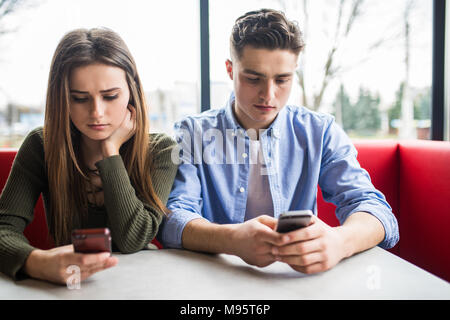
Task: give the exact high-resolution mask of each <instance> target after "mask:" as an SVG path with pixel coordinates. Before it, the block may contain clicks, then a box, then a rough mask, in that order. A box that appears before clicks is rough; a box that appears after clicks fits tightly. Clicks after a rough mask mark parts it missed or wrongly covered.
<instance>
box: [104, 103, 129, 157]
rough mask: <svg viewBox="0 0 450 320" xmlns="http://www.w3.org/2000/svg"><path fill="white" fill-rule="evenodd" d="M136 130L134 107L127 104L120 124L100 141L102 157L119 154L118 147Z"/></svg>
mask: <svg viewBox="0 0 450 320" xmlns="http://www.w3.org/2000/svg"><path fill="white" fill-rule="evenodd" d="M135 131H136V108H135V107H133V106H132V105H128V109H127V112H126V114H125V118H124V119H123V121H122V124H121V125H120V127H119V128H117V129H116V130H115V131H114V132H113V133H112V134H111V135H110V136H109V137H108V138H106V139H105V140H103V141H102V145H101V146H102V154H103V157H104V158H107V157H111V156H114V155H118V154H119V150H120V147H121V146H122V144H124V143H125V142H126V141H128V140H129V139H130V138H131V137H132V136H133V135H134V133H135Z"/></svg>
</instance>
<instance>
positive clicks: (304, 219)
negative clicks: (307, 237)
mask: <svg viewBox="0 0 450 320" xmlns="http://www.w3.org/2000/svg"><path fill="white" fill-rule="evenodd" d="M312 216H313V213H312V211H311V210H298V211H288V212H284V213H282V214H280V216H279V218H278V223H277V228H276V231H277V232H279V233H287V232H291V231H294V230H297V229H300V228H304V227H306V226H308V225H309V224H310V223H311V219H312Z"/></svg>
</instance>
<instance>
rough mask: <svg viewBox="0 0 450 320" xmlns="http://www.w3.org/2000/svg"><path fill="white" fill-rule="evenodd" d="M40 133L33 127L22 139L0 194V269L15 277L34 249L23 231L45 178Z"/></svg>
mask: <svg viewBox="0 0 450 320" xmlns="http://www.w3.org/2000/svg"><path fill="white" fill-rule="evenodd" d="M41 133H42V129H36V130H33V131H32V132H31V133H30V134H29V135H28V136H27V137H26V138H25V140H24V142H23V143H22V145H21V147H20V148H19V151H18V152H17V155H16V157H15V159H14V162H13V165H12V167H11V170H10V174H9V177H8V180H7V182H6V184H5V187H4V188H3V190H2V194H1V196H0V261H1V263H0V271H1V272H3V273H4V274H6V275H8V276H10V277H12V278H14V279H16V280H18V279H19V278H21V277H22V274H21V273H20V272H19V271H20V269H21V268H22V266H23V265H24V263H25V261H26V259H27V258H28V255H29V254H30V253H31V251H33V250H34V249H35V248H34V247H32V246H31V245H30V244H29V242H28V240H27V238H26V237H25V236H24V234H23V231H24V229H25V227H26V226H27V225H28V224H29V223H30V222H31V221H32V220H33V213H34V206H35V205H36V201H37V199H38V198H39V195H40V193H41V191H42V190H43V188H44V187H45V183H46V181H47V180H46V174H45V169H44V168H45V164H44V149H43V144H42V138H41V137H40V134H41Z"/></svg>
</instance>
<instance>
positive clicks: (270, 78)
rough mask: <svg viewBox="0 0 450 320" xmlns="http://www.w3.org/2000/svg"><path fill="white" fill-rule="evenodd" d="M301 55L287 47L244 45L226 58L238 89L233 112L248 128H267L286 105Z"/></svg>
mask: <svg viewBox="0 0 450 320" xmlns="http://www.w3.org/2000/svg"><path fill="white" fill-rule="evenodd" d="M297 58H298V56H297V55H296V54H294V53H292V52H290V51H288V50H280V49H276V50H268V49H255V48H253V47H251V46H247V47H245V48H244V50H243V52H242V56H241V58H240V59H239V58H236V57H235V58H234V59H233V60H234V61H233V62H231V61H230V60H228V61H227V62H226V66H227V72H228V74H229V76H230V78H231V79H232V80H233V84H234V92H235V97H236V101H235V105H234V112H235V115H236V118H237V120H238V121H239V123H240V124H241V125H242V126H243V127H244V128H245V129H250V128H252V129H255V130H259V129H264V128H267V127H269V126H270V124H271V123H272V122H273V121H274V120H275V118H276V117H277V115H278V112H280V110H281V109H282V108H283V107H284V106H285V105H286V102H287V100H288V98H289V94H290V92H291V88H292V81H293V77H294V72H295V69H296V68H297Z"/></svg>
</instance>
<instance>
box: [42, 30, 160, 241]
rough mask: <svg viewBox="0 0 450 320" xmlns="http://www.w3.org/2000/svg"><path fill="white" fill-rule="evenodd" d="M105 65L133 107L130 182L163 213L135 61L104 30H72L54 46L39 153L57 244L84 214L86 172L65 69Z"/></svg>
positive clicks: (125, 151)
mask: <svg viewBox="0 0 450 320" xmlns="http://www.w3.org/2000/svg"><path fill="white" fill-rule="evenodd" d="M93 63H104V64H107V65H111V66H115V67H119V68H121V69H123V70H124V71H125V74H126V80H127V82H128V87H129V89H130V104H131V105H133V106H134V107H135V108H136V132H135V134H134V136H133V137H132V138H131V139H130V140H128V141H127V142H126V143H124V144H123V145H122V147H121V148H120V154H121V156H122V158H123V161H124V164H125V167H126V169H127V172H128V175H129V177H130V181H131V183H132V185H133V186H134V188H135V190H136V194H137V195H138V196H139V197H140V198H141V200H142V201H144V202H146V203H148V204H150V205H153V206H156V207H157V208H158V209H160V211H161V212H162V213H163V212H165V211H166V209H165V206H164V205H163V204H162V202H161V201H160V200H159V198H158V196H157V195H156V193H155V191H154V189H153V185H152V181H151V176H150V172H151V171H150V170H151V165H152V164H151V162H152V159H151V156H150V155H151V150H149V148H150V141H149V123H148V117H147V104H146V101H145V96H144V91H143V87H142V85H141V81H140V79H139V75H138V73H137V69H136V64H135V62H134V59H133V57H132V56H131V53H130V52H129V50H128V48H127V46H126V44H125V43H124V41H123V40H122V39H121V38H120V36H119V35H117V34H116V33H115V32H113V31H111V30H109V29H104V28H101V29H90V30H86V29H77V30H74V31H72V32H69V33H68V34H66V35H65V36H64V37H63V39H62V40H61V41H60V43H59V45H58V47H57V48H56V51H55V54H54V56H53V59H52V64H51V67H50V75H49V80H48V90H47V101H46V109H45V122H44V152H45V162H46V167H47V172H48V183H49V193H50V208H48V209H49V210H50V215H49V216H50V217H51V220H50V221H49V231H50V234H51V236H52V237H53V239H54V241H55V244H56V245H57V246H60V245H64V244H69V243H70V242H71V241H70V240H71V239H70V235H71V231H72V228H73V226H74V224H75V223H77V221H78V222H79V221H81V219H83V215H85V214H86V213H87V208H88V206H87V204H88V201H87V196H86V191H85V190H84V189H83V188H84V187H83V186H84V185H85V183H84V182H85V181H86V179H87V175H86V174H85V172H83V168H84V165H83V164H82V163H81V161H80V159H81V157H80V132H79V131H78V130H77V129H76V128H75V126H74V125H73V124H72V123H71V120H70V114H69V104H70V88H69V78H70V72H71V71H72V70H73V69H74V68H76V67H79V66H85V65H89V64H93Z"/></svg>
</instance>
